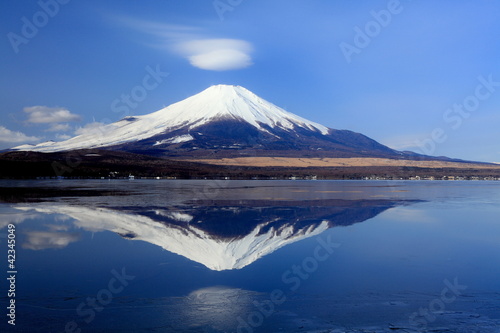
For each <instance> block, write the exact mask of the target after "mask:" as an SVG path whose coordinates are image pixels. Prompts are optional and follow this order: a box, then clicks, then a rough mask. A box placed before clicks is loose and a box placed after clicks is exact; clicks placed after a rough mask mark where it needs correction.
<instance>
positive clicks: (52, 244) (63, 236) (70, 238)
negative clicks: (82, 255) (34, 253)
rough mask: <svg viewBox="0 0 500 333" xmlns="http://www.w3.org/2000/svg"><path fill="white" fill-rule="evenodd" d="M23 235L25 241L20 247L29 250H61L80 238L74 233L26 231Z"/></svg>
mask: <svg viewBox="0 0 500 333" xmlns="http://www.w3.org/2000/svg"><path fill="white" fill-rule="evenodd" d="M25 235H26V239H25V242H24V243H23V244H22V247H23V248H24V249H30V250H44V249H62V248H64V247H66V246H68V244H70V243H73V242H76V241H77V240H79V239H80V236H81V235H80V234H79V233H76V232H49V231H28V232H26V233H25Z"/></svg>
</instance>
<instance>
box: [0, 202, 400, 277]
mask: <svg viewBox="0 0 500 333" xmlns="http://www.w3.org/2000/svg"><path fill="white" fill-rule="evenodd" d="M297 204H298V203H297V202H295V203H294V205H297ZM300 204H301V205H302V206H301V207H296V206H284V207H274V206H269V207H263V206H255V207H248V206H247V207H245V206H218V207H211V206H200V207H197V208H196V207H195V208H184V209H182V208H180V209H179V208H173V207H170V208H156V209H151V210H148V211H143V212H141V213H140V214H139V213H131V212H123V211H118V210H115V209H109V208H95V207H87V206H79V205H68V204H58V203H36V204H30V205H25V204H19V205H16V206H14V208H15V209H16V210H18V211H22V212H24V213H25V214H27V216H33V215H34V214H37V213H39V214H60V215H63V216H65V218H61V219H60V220H61V221H68V217H69V218H70V220H72V222H71V223H72V224H73V228H75V230H78V229H83V230H86V231H91V232H100V231H112V232H115V233H117V234H119V235H121V236H122V237H124V238H127V239H130V240H142V241H146V242H149V243H152V244H155V245H158V246H160V247H162V248H164V249H165V250H167V251H170V252H173V253H176V254H179V255H182V256H184V257H185V258H188V259H190V260H193V261H196V262H198V263H201V264H203V265H204V266H206V267H208V268H209V269H211V270H216V271H221V270H230V269H241V268H243V267H245V266H247V265H250V264H251V263H253V262H255V261H256V260H258V259H259V258H261V257H263V256H265V255H268V254H270V253H272V252H274V251H276V250H277V249H279V248H281V247H283V246H286V245H289V244H292V243H294V242H297V241H300V240H303V239H306V238H309V237H312V236H315V235H319V234H320V233H322V232H324V231H325V230H327V229H329V228H331V227H334V226H336V225H350V224H353V223H356V222H361V221H365V220H367V219H369V218H372V217H374V216H376V215H377V214H379V213H381V212H383V211H385V210H387V209H389V208H391V207H394V206H396V205H397V204H401V203H397V202H391V201H387V200H367V201H352V202H351V201H349V200H344V201H338V202H337V204H333V203H321V204H323V205H324V206H316V205H318V204H320V203H318V202H311V203H304V202H301V203H300ZM18 220H19V221H22V220H23V219H22V218H18ZM64 223H66V222H64ZM0 224H1V223H0ZM60 229H61V230H63V231H64V232H62V233H58V232H52V233H47V232H44V233H42V234H43V239H37V238H36V237H35V236H36V235H34V236H33V237H31V238H29V241H30V242H31V244H24V245H23V246H25V247H28V248H32V249H42V248H44V244H45V245H46V246H48V247H56V248H59V247H61V246H66V245H67V244H68V243H69V242H72V241H77V240H78V238H77V237H71V238H68V228H60ZM25 233H26V234H30V233H29V230H25ZM38 234H40V233H38Z"/></svg>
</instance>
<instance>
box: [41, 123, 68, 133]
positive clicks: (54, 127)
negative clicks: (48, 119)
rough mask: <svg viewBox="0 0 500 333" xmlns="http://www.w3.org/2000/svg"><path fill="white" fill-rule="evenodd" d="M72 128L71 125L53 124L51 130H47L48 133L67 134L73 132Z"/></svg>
mask: <svg viewBox="0 0 500 333" xmlns="http://www.w3.org/2000/svg"><path fill="white" fill-rule="evenodd" d="M71 128H72V127H71V126H70V125H69V124H59V123H55V124H51V125H50V127H49V129H47V130H45V131H46V132H67V131H69V130H71Z"/></svg>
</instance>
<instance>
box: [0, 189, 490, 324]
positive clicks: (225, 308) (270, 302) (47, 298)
mask: <svg viewBox="0 0 500 333" xmlns="http://www.w3.org/2000/svg"><path fill="white" fill-rule="evenodd" d="M0 187H3V188H5V187H10V188H11V189H7V190H5V189H4V190H3V191H2V195H1V197H0V219H1V220H0V228H1V230H0V248H1V251H2V252H3V253H4V255H2V256H1V257H3V258H4V263H3V264H2V267H3V271H4V276H6V277H8V276H9V275H8V273H7V271H8V270H9V268H8V262H7V250H8V248H7V240H8V238H7V235H8V230H9V227H8V226H9V225H10V224H11V225H14V226H15V236H16V248H15V249H16V261H15V266H16V267H15V269H16V271H17V274H16V283H15V289H16V290H15V302H16V303H15V304H16V321H15V323H16V325H15V326H12V325H9V324H8V323H7V321H8V320H9V318H8V317H7V316H6V314H7V313H8V311H9V310H8V309H6V307H7V306H8V304H9V303H8V302H10V300H11V299H12V298H13V297H8V289H9V284H8V283H7V282H6V280H5V279H4V282H3V283H2V284H1V286H0V288H1V290H0V291H1V298H0V299H1V302H2V307H1V308H2V309H4V310H2V311H3V314H2V318H4V319H3V320H2V321H1V322H0V331H1V332H80V330H81V332H393V331H395V330H400V331H403V332H425V331H433V332H450V331H452V332H500V314H499V312H500V311H499V308H500V279H499V276H500V219H499V217H500V182H486V181H478V182H472V181H470V182H450V181H448V182H441V181H420V182H410V181H401V182H397V181H391V182H385V181H211V180H204V181H202V180H198V181H194V180H193V181H185V180H168V181H167V180H133V181H130V180H112V181H109V180H85V181H83V180H81V181H80V180H64V181H2V182H0Z"/></svg>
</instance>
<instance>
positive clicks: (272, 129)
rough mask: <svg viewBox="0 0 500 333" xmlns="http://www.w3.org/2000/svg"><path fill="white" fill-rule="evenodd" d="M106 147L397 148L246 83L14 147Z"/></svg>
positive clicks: (270, 151) (165, 151)
mask: <svg viewBox="0 0 500 333" xmlns="http://www.w3.org/2000/svg"><path fill="white" fill-rule="evenodd" d="M87 148H105V149H114V150H124V151H131V152H141V153H146V154H155V155H176V156H179V155H183V154H186V155H188V153H189V155H192V154H195V155H200V154H201V155H203V154H206V153H207V152H210V154H211V156H213V154H214V153H219V154H221V153H222V155H224V154H226V155H227V154H232V155H248V153H249V150H251V153H252V154H253V155H255V154H257V155H258V154H264V155H276V154H277V152H280V153H281V154H285V155H287V154H289V153H290V152H296V151H302V152H305V151H306V152H308V153H310V154H311V153H316V154H323V155H324V154H328V153H329V154H330V155H331V154H334V155H335V156H389V155H394V154H396V153H397V152H395V151H394V150H392V149H390V148H388V147H386V146H383V145H381V144H379V143H377V142H376V141H374V140H372V139H370V138H368V137H366V136H364V135H362V134H359V133H354V132H351V131H347V130H334V129H330V128H327V127H325V126H323V125H320V124H318V123H315V122H312V121H309V120H307V119H305V118H302V117H300V116H297V115H295V114H293V113H290V112H288V111H285V110H283V109H282V108H280V107H278V106H276V105H274V104H272V103H270V102H268V101H266V100H264V99H262V98H260V97H259V96H257V95H255V94H254V93H252V92H250V91H249V90H247V89H245V88H243V87H240V86H230V85H216V86H211V87H209V88H208V89H206V90H204V91H202V92H200V93H198V94H196V95H194V96H191V97H189V98H187V99H185V100H182V101H180V102H177V103H175V104H172V105H170V106H168V107H166V108H164V109H161V110H159V111H156V112H153V113H150V114H147V115H142V116H133V117H126V118H124V119H122V120H120V121H117V122H115V123H112V124H108V125H104V126H101V127H100V128H96V129H95V130H94V131H91V132H87V133H85V134H82V135H79V136H76V137H74V138H71V139H68V140H66V141H61V142H45V143H40V144H38V145H34V146H33V145H23V146H18V147H15V148H13V149H14V150H29V151H39V152H57V151H67V150H75V149H87Z"/></svg>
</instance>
